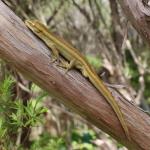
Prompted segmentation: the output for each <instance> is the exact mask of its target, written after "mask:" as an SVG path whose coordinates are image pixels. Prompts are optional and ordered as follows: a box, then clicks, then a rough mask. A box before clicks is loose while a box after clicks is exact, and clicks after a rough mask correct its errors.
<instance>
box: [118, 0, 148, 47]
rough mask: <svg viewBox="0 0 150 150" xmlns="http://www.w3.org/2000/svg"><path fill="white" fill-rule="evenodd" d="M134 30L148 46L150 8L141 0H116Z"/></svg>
mask: <svg viewBox="0 0 150 150" xmlns="http://www.w3.org/2000/svg"><path fill="white" fill-rule="evenodd" d="M118 1H119V3H120V5H121V7H122V9H123V10H124V12H125V14H126V16H127V18H128V19H129V21H130V22H131V23H132V25H133V26H134V28H135V29H136V30H137V31H138V32H139V33H140V34H141V35H142V37H143V38H144V39H146V40H147V42H148V43H149V44H150V7H149V6H148V4H147V5H146V4H145V3H143V0H118Z"/></svg>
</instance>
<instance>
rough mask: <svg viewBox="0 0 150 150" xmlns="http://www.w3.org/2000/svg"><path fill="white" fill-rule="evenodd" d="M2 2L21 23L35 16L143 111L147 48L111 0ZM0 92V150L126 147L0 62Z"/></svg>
mask: <svg viewBox="0 0 150 150" xmlns="http://www.w3.org/2000/svg"><path fill="white" fill-rule="evenodd" d="M3 2H4V3H5V4H6V5H7V6H8V7H9V8H10V9H11V10H12V11H13V12H15V13H16V15H18V16H19V17H20V18H21V19H22V20H23V21H24V20H26V19H38V20H40V21H41V22H42V23H43V24H45V25H47V26H48V28H49V29H50V31H51V32H53V33H55V34H57V35H59V36H60V37H62V38H63V39H65V40H66V41H68V42H69V43H71V44H72V45H74V47H76V48H77V49H78V50H80V51H81V52H82V53H83V54H84V55H85V56H86V57H87V59H88V61H89V62H90V63H91V65H93V67H94V68H95V69H96V70H97V73H98V74H99V76H100V77H101V78H102V79H103V80H104V81H105V82H106V83H109V84H111V85H113V87H114V88H115V89H116V90H117V91H118V92H119V93H121V94H122V95H123V96H124V97H125V98H126V99H127V100H128V101H132V102H134V103H135V104H136V105H138V106H140V107H141V108H142V109H144V110H145V111H147V112H149V110H150V92H149V88H150V67H149V66H150V59H149V57H150V51H149V47H148V45H147V44H146V43H145V42H144V41H143V40H142V38H141V37H140V36H139V35H138V33H137V32H136V31H135V30H134V28H132V26H131V24H130V22H128V20H127V18H126V16H125V15H124V14H123V12H122V9H121V8H120V5H119V4H118V2H117V1H116V0H3ZM114 84H115V85H114ZM118 87H119V88H118ZM0 94H1V97H0V149H2V150H9V149H13V150H15V149H19V150H24V149H26V150H127V149H126V148H125V147H123V146H122V145H121V144H119V143H117V142H116V141H115V140H114V139H113V138H111V137H110V136H109V135H107V134H105V133H104V132H102V131H101V130H100V129H98V128H96V127H95V126H93V125H92V124H90V123H89V122H87V121H85V120H83V119H82V118H81V117H80V116H79V115H77V114H75V113H73V112H72V111H71V110H69V109H68V108H66V107H65V106H63V105H62V104H61V103H59V101H58V100H56V99H54V98H52V97H51V96H50V95H49V94H48V93H46V92H45V91H43V90H42V89H40V88H39V87H38V86H37V85H35V84H34V83H33V82H31V81H28V80H26V79H25V78H24V77H23V76H22V75H21V74H20V73H19V72H17V71H16V70H15V69H14V68H11V67H10V66H9V65H8V64H6V63H5V62H3V61H2V60H0Z"/></svg>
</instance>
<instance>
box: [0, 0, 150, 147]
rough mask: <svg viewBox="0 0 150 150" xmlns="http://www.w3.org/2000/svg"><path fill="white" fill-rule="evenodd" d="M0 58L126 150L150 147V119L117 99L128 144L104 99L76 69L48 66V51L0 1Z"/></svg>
mask: <svg viewBox="0 0 150 150" xmlns="http://www.w3.org/2000/svg"><path fill="white" fill-rule="evenodd" d="M0 20H1V21H0V57H1V58H2V59H3V60H5V61H6V62H7V63H9V64H10V65H12V66H13V67H15V68H16V69H17V70H19V71H20V72H21V73H22V74H23V75H24V76H25V77H27V78H29V79H30V80H32V81H33V82H35V83H36V84H37V85H39V86H40V87H41V88H43V89H45V90H46V91H48V92H49V93H50V94H51V95H52V96H54V97H56V98H58V99H61V102H62V103H63V104H65V105H66V106H68V107H70V108H72V110H74V111H76V112H77V113H78V114H80V115H81V116H83V117H84V118H85V119H86V120H88V121H89V122H91V123H92V124H94V125H96V126H97V127H98V128H100V129H102V130H103V131H105V132H106V133H108V134H110V135H111V136H113V137H114V138H115V139H116V140H118V141H119V142H121V143H123V144H124V145H125V146H127V147H128V148H129V149H135V150H147V149H148V147H150V142H149V141H150V134H149V132H148V131H150V118H149V116H148V115H147V114H146V113H144V112H143V111H141V110H140V109H139V108H137V107H136V106H134V105H133V104H131V103H129V102H128V101H125V100H123V99H121V100H119V101H118V100H117V98H116V100H117V102H118V104H119V106H120V108H121V111H122V112H123V115H124V117H125V120H126V123H127V126H128V128H129V131H130V136H131V141H128V140H127V138H126V136H125V134H124V131H123V129H122V127H121V125H120V122H119V121H118V118H117V116H116V115H115V113H114V111H113V110H112V108H111V106H110V105H109V104H108V103H107V102H106V100H105V98H104V97H103V96H102V94H101V93H100V92H98V91H97V90H96V88H95V87H94V86H93V85H92V84H91V83H90V82H89V81H88V80H86V79H85V78H84V77H83V76H82V75H81V74H80V73H78V72H77V71H76V70H71V71H69V72H68V74H65V70H64V69H62V68H60V67H57V66H56V63H50V60H51V59H50V56H49V55H50V51H49V50H48V48H47V47H46V46H45V44H43V42H41V41H40V40H39V39H38V38H37V37H36V36H34V35H33V33H32V32H30V30H29V29H27V27H26V26H25V25H24V23H23V22H22V21H21V20H20V19H19V18H18V17H17V16H16V15H15V14H14V13H13V12H12V11H11V10H10V9H9V8H8V7H7V6H5V5H4V3H3V2H2V1H0Z"/></svg>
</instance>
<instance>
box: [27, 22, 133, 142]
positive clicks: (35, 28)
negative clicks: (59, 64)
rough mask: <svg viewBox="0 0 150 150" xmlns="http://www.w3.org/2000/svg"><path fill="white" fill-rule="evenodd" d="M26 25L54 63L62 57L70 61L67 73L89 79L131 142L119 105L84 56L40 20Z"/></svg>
mask: <svg viewBox="0 0 150 150" xmlns="http://www.w3.org/2000/svg"><path fill="white" fill-rule="evenodd" d="M25 24H26V26H27V27H28V28H29V29H30V30H31V31H32V32H33V33H34V34H35V35H37V36H38V37H39V38H40V39H41V40H42V41H43V42H44V43H45V44H46V45H47V46H48V47H49V48H50V49H51V50H52V56H53V61H55V60H57V59H58V58H59V55H62V56H63V57H64V58H65V59H66V60H67V61H68V65H66V69H67V71H68V70H70V69H71V68H73V67H75V68H77V69H79V70H80V71H81V73H82V75H83V76H84V77H87V78H88V79H89V80H90V82H91V83H92V84H93V85H94V86H95V87H96V89H97V90H98V91H99V92H100V93H101V94H102V95H103V96H104V98H105V99H106V100H107V102H108V103H109V104H110V106H111V107H112V109H113V110H114V112H115V114H116V116H117V117H118V119H119V121H120V123H121V126H122V128H123V130H124V133H125V135H126V137H127V138H128V140H130V135H129V130H128V127H127V124H126V121H125V119H124V116H123V113H122V111H121V110H120V107H119V105H118V103H117V102H116V100H115V98H114V97H113V95H112V94H111V92H110V91H109V89H108V88H107V87H106V86H105V84H104V83H103V81H102V80H101V79H100V78H99V76H98V75H97V73H96V71H95V70H94V69H93V67H92V66H91V65H90V64H89V63H88V61H87V60H86V58H85V57H84V55H82V54H81V53H80V52H79V51H78V50H77V49H76V48H74V47H73V46H72V45H71V44H69V43H67V42H66V41H64V40H62V39H61V38H59V37H57V36H55V35H54V34H53V33H51V32H50V31H49V30H48V28H47V27H46V26H45V25H43V24H42V23H41V22H39V21H38V20H26V21H25Z"/></svg>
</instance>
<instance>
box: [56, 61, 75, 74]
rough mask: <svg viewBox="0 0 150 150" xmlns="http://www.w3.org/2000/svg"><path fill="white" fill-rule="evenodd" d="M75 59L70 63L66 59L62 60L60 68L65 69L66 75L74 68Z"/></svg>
mask: <svg viewBox="0 0 150 150" xmlns="http://www.w3.org/2000/svg"><path fill="white" fill-rule="evenodd" d="M74 64H75V59H73V60H71V61H70V63H69V62H67V61H66V60H64V59H62V58H61V59H60V64H59V65H58V66H60V67H63V68H65V69H66V70H65V74H66V73H67V72H68V71H69V70H70V69H72V68H73V67H74Z"/></svg>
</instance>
